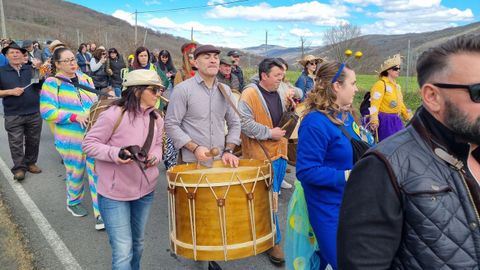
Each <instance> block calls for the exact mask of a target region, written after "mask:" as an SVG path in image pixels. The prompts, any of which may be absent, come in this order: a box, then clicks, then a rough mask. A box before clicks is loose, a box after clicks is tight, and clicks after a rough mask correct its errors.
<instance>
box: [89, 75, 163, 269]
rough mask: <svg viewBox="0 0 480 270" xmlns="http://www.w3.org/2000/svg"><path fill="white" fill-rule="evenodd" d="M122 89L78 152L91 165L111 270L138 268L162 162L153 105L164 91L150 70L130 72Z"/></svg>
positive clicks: (158, 122) (159, 121) (160, 126)
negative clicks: (90, 158)
mask: <svg viewBox="0 0 480 270" xmlns="http://www.w3.org/2000/svg"><path fill="white" fill-rule="evenodd" d="M123 86H124V87H126V89H124V90H123V92H122V97H121V99H120V100H118V101H116V102H115V103H114V105H113V106H111V107H110V108H108V109H107V110H106V111H104V112H103V113H101V114H100V116H99V118H98V120H97V121H96V123H95V124H94V125H93V127H92V129H91V130H90V131H88V133H87V135H86V137H85V139H84V141H83V144H82V147H83V150H84V151H85V153H87V155H88V156H91V157H93V158H95V162H96V163H95V171H96V173H97V174H98V188H97V191H98V202H99V208H100V213H101V215H102V217H103V220H104V223H105V229H106V231H107V234H108V238H109V240H110V245H111V248H112V269H139V268H140V258H141V256H142V251H143V243H144V232H145V225H146V223H147V219H148V215H149V212H150V207H151V205H152V202H153V192H154V190H155V188H156V185H157V177H158V175H159V171H158V168H157V164H158V163H159V161H160V160H162V134H163V132H162V131H163V120H162V118H161V117H160V115H159V114H158V113H157V112H155V111H154V106H155V103H156V102H157V99H158V98H159V97H160V95H161V92H162V90H163V86H162V84H161V80H160V78H159V76H158V74H157V73H156V72H155V71H151V70H143V69H140V70H135V71H132V72H129V73H128V74H127V76H126V78H125V81H124V83H123Z"/></svg>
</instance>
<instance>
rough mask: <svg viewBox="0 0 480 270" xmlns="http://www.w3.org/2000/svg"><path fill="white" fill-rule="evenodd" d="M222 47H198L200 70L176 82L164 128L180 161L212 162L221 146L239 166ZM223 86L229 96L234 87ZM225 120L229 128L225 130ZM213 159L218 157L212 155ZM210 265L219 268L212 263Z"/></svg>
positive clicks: (235, 124) (226, 156) (235, 120)
mask: <svg viewBox="0 0 480 270" xmlns="http://www.w3.org/2000/svg"><path fill="white" fill-rule="evenodd" d="M219 53H220V50H219V49H217V48H215V47H214V46H212V45H203V46H200V47H198V48H197V49H196V50H195V53H194V59H195V65H196V67H197V69H198V72H197V73H196V74H195V76H194V77H192V78H190V79H188V80H185V81H183V82H182V83H180V84H178V85H175V89H174V90H173V94H172V96H171V99H170V104H169V106H168V109H167V114H166V116H165V130H166V132H167V135H168V136H169V137H170V138H172V140H173V143H174V145H175V148H177V149H180V151H179V164H181V163H185V162H200V163H203V164H206V165H208V164H211V162H212V157H211V155H209V152H210V149H213V148H218V149H220V150H221V155H220V156H219V157H218V158H221V159H222V160H223V162H224V163H225V164H229V165H230V166H231V167H237V166H238V163H239V159H238V157H236V156H235V155H233V149H234V148H235V145H239V144H240V131H241V125H240V118H239V116H238V115H237V114H236V113H235V111H234V110H233V108H232V107H231V106H230V105H229V103H228V101H227V100H226V99H225V98H224V96H223V94H222V92H221V91H220V89H219V82H218V80H217V77H216V76H217V73H218V69H219V64H220V60H219V56H218V55H219ZM223 88H224V90H225V92H226V94H227V95H228V96H230V97H231V96H232V91H231V90H230V88H229V87H228V86H226V85H223ZM225 121H226V124H227V127H228V132H227V134H225ZM213 158H214V159H215V158H216V157H213ZM209 269H220V267H219V266H218V265H217V264H216V263H214V262H210V263H209Z"/></svg>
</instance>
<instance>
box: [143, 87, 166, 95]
mask: <svg viewBox="0 0 480 270" xmlns="http://www.w3.org/2000/svg"><path fill="white" fill-rule="evenodd" d="M146 89H147V90H150V91H151V92H152V93H153V94H154V95H156V94H161V93H163V91H164V90H165V88H163V87H160V86H148V87H147V88H146Z"/></svg>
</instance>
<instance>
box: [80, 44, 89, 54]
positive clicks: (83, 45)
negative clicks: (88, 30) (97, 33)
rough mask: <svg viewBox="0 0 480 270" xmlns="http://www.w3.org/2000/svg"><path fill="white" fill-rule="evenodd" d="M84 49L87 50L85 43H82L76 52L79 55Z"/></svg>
mask: <svg viewBox="0 0 480 270" xmlns="http://www.w3.org/2000/svg"><path fill="white" fill-rule="evenodd" d="M83 48H85V49H87V44H85V43H82V44H80V46H78V52H79V53H80V54H81V53H82V49H83ZM85 53H87V51H85Z"/></svg>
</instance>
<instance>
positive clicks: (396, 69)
mask: <svg viewBox="0 0 480 270" xmlns="http://www.w3.org/2000/svg"><path fill="white" fill-rule="evenodd" d="M391 70H393V71H399V70H400V68H399V67H393V68H391Z"/></svg>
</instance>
